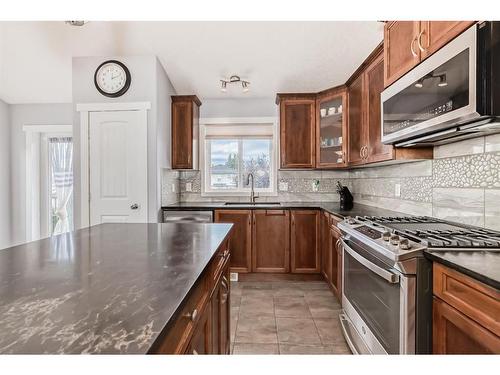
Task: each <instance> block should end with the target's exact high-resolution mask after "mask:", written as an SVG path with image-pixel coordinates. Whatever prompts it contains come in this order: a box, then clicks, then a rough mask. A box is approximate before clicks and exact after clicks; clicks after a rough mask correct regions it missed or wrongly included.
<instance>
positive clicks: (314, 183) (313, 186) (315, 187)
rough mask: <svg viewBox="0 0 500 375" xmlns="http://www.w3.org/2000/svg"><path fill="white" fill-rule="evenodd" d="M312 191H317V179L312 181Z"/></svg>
mask: <svg viewBox="0 0 500 375" xmlns="http://www.w3.org/2000/svg"><path fill="white" fill-rule="evenodd" d="M312 191H314V192H318V191H319V180H313V181H312Z"/></svg>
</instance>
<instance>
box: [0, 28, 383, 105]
mask: <svg viewBox="0 0 500 375" xmlns="http://www.w3.org/2000/svg"><path fill="white" fill-rule="evenodd" d="M382 38H383V24H381V23H378V22H374V21H366V22H341V21H336V22H100V21H92V22H89V23H87V24H86V25H85V26H83V27H71V26H68V25H66V24H65V23H64V22H61V21H57V22H0V98H2V99H3V100H5V101H6V102H8V103H11V104H14V103H66V102H67V103H69V102H71V59H72V57H74V56H110V55H156V56H158V58H159V59H160V61H161V63H162V64H163V67H164V68H165V70H166V72H167V74H168V76H169V77H170V79H171V81H172V84H173V85H174V87H175V89H176V91H177V93H178V94H193V93H194V94H197V95H198V96H199V97H200V98H201V99H217V98H221V99H222V98H267V97H273V96H274V95H275V94H276V93H277V92H315V91H320V90H323V89H326V88H328V87H332V86H336V85H339V84H342V83H344V82H345V81H346V79H347V78H348V77H349V76H350V75H351V74H352V73H353V72H354V70H355V69H356V68H357V67H358V66H359V65H360V64H361V63H362V62H363V60H364V59H365V58H366V57H367V56H368V54H369V53H370V52H371V51H372V50H373V49H374V48H375V47H376V46H377V45H378V43H380V41H381V40H382ZM232 74H238V75H240V76H241V77H242V78H244V79H247V80H249V81H250V82H251V86H250V91H249V92H248V93H245V94H244V93H242V91H241V87H236V86H235V87H234V88H231V89H229V90H228V92H227V93H222V92H221V91H220V86H219V79H221V78H225V77H229V76H230V75H232Z"/></svg>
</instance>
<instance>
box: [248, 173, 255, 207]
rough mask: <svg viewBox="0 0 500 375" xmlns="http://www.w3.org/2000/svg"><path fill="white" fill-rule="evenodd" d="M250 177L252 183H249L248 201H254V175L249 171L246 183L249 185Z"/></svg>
mask: <svg viewBox="0 0 500 375" xmlns="http://www.w3.org/2000/svg"><path fill="white" fill-rule="evenodd" d="M250 177H252V185H251V190H250V202H252V203H255V198H257V197H256V196H255V191H254V177H253V173H249V174H248V176H247V185H250Z"/></svg>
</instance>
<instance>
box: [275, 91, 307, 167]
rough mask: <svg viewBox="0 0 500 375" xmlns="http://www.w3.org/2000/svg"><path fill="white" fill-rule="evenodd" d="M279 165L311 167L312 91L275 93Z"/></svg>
mask: <svg viewBox="0 0 500 375" xmlns="http://www.w3.org/2000/svg"><path fill="white" fill-rule="evenodd" d="M276 103H277V104H278V105H279V108H280V166H281V168H314V167H315V165H316V163H315V155H316V138H315V134H316V132H315V130H316V94H278V95H277V98H276Z"/></svg>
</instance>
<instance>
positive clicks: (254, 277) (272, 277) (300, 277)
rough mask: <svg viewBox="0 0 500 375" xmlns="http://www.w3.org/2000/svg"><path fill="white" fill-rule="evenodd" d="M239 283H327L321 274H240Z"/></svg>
mask: <svg viewBox="0 0 500 375" xmlns="http://www.w3.org/2000/svg"><path fill="white" fill-rule="evenodd" d="M238 281H325V279H324V277H323V275H321V274H319V273H307V274H306V273H301V274H298V273H257V272H255V273H239V274H238Z"/></svg>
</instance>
